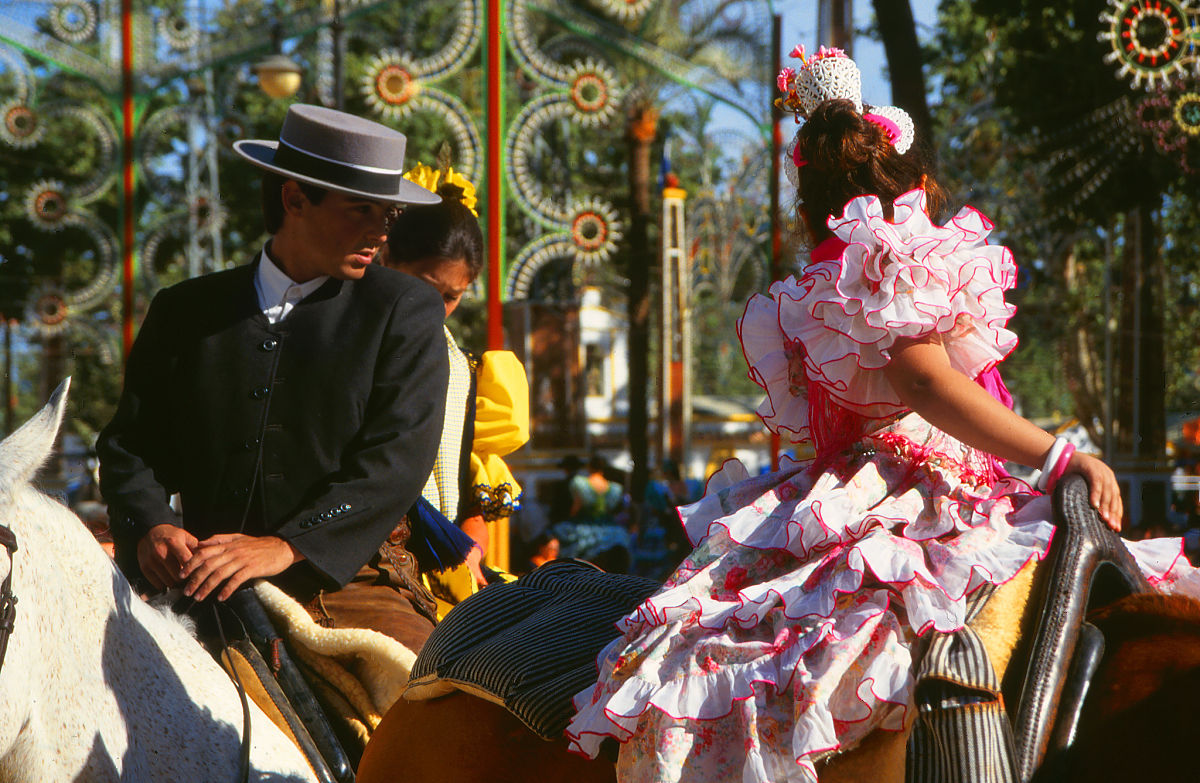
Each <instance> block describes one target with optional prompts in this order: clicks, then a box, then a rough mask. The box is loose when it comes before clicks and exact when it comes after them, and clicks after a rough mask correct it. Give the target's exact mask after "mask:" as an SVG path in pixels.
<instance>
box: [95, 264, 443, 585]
mask: <svg viewBox="0 0 1200 783" xmlns="http://www.w3.org/2000/svg"><path fill="white" fill-rule="evenodd" d="M256 269H257V260H256V261H255V262H253V263H251V264H248V265H246V266H242V267H238V268H236V269H232V270H229V271H225V272H217V273H215V274H211V275H206V276H203V277H199V278H195V279H192V280H188V281H186V282H183V283H180V284H178V285H176V286H173V287H171V288H168V289H165V290H163V291H161V292H159V293H158V295H157V296H155V297H154V301H153V302H152V303H151V305H150V309H149V311H148V312H147V314H146V319H145V321H144V322H143V324H142V328H141V331H140V333H139V334H138V337H137V340H136V341H135V342H134V345H133V349H132V351H131V353H130V355H129V361H128V364H127V366H126V371H125V388H124V390H123V392H122V394H121V401H120V405H119V406H118V408H117V412H116V415H115V416H114V418H113V420H112V422H111V423H109V425H108V426H107V427H106V428H105V429H104V431H103V432H102V433H101V435H100V439H99V442H98V443H97V451H98V452H99V456H100V487H101V491H102V492H103V494H104V497H105V499H106V500H107V501H108V503H109V513H110V517H111V520H112V528H113V534H114V538H115V539H116V541H117V547H118V552H119V553H120V551H121V550H122V549H124V550H125V552H126V557H125V558H124V561H125V562H128V555H129V554H132V551H133V550H135V548H136V542H137V540H138V539H140V538H141V537H142V535H144V534H145V533H146V531H147V530H149V529H150V528H151V527H152V526H154V525H157V524H160V523H163V522H169V523H172V524H179V519H178V517H177V516H176V515H175V513H174V512H173V511H172V509H171V507H170V506H169V504H168V503H169V499H170V496H171V495H172V494H173V493H175V492H179V493H180V495H181V500H182V505H183V525H184V527H185V528H186V529H187V530H188V531H189V532H191V533H192V534H193V535H195V536H196V537H198V538H200V539H204V538H206V537H207V536H210V535H213V534H215V533H230V532H238V531H243V532H246V533H249V534H251V535H264V534H270V535H276V536H279V537H281V538H283V539H285V540H287V541H288V542H290V543H291V544H292V545H293V546H295V547H296V549H297V550H299V551H300V552H301V553H302V554H303V555H304V556H305V557H306V558H307V563H303V562H302V563H300V564H297V566H294V567H293V568H292V569H289V571H288V572H286V573H285V575H282V577H283V578H282V579H277V580H276V581H280V582H281V583H287V584H289V585H291V586H292V589H291V590H290V592H293V593H295V592H297V586H299V585H304V586H305V587H306V588H308V589H312V590H315V589H316V588H317V587H325V588H327V589H331V588H336V587H337V586H340V585H343V584H345V583H346V582H348V581H349V580H350V578H351V577H352V576H353V575H354V574H355V573H356V572H357V571H358V569H359V568H361V567H362V565H363V564H364V563H366V562H367V560H368V559H369V558H370V557H371V556H372V555H373V554H374V553H375V552H376V550H377V549H378V547H379V545H380V544H381V543H382V542H383V541H384V539H385V538H387V536H388V534H389V532H390V531H391V530H392V528H393V527H394V525H395V524H396V522H397V521H398V520H399V518H400V516H401V515H402V514H404V512H405V511H406V510H407V509H408V508H409V507H410V506H411V505H412V504H413V502H414V501H415V500H416V499H417V497H418V496H419V495H420V493H421V489H422V488H423V487H424V484H425V480H426V478H427V477H428V475H429V472H430V469H431V468H432V466H433V460H434V456H435V454H436V451H437V443H438V439H439V437H440V435H441V431H442V416H443V413H444V408H445V399H446V383H447V375H448V369H447V362H446V344H445V340H444V338H443V336H442V321H443V316H444V314H445V311H444V309H443V305H442V301H441V298H440V297H439V296H438V295H437V292H436V291H435V290H434V288H433V287H432V286H429V285H428V284H426V283H424V282H423V281H420V280H417V279H416V278H413V277H410V276H407V275H403V274H401V273H399V272H394V271H392V270H390V269H384V268H382V267H376V266H372V267H369V268H368V269H367V270H366V274H365V275H364V277H363V278H362V279H361V280H357V281H342V280H335V279H330V280H328V281H327V282H326V283H325V284H324V285H322V286H321V287H320V288H319V289H317V290H316V291H315V292H313V293H312V294H311V295H309V296H308V297H306V298H305V299H304V300H303V301H301V302H299V303H298V304H297V305H296V307H295V309H294V310H292V312H291V313H289V315H288V316H287V318H285V319H284V320H283V321H282V322H280V323H278V324H275V325H271V324H269V323H268V322H267V319H266V317H265V316H264V315H263V314H262V312H261V311H260V308H259V305H258V299H257V295H256V293H255V288H254V274H255V270H256ZM134 562H135V563H136V558H134Z"/></svg>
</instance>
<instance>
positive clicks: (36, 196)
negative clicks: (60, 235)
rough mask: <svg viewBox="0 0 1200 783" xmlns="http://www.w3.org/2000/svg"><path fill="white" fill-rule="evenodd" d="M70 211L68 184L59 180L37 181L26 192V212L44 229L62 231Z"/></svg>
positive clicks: (35, 223) (36, 224)
mask: <svg viewBox="0 0 1200 783" xmlns="http://www.w3.org/2000/svg"><path fill="white" fill-rule="evenodd" d="M70 211H71V210H70V204H69V202H68V201H67V189H66V186H65V185H64V184H63V183H62V182H60V181H58V180H52V179H44V180H41V181H39V182H35V183H33V185H32V186H30V188H29V190H28V191H26V193H25V214H26V215H28V217H29V219H30V221H32V222H33V225H35V226H37V227H38V228H40V229H41V230H43V231H61V230H62V229H63V227H64V226H65V225H66V224H67V222H68V220H67V218H68V216H69V215H70Z"/></svg>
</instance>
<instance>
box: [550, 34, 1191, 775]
mask: <svg viewBox="0 0 1200 783" xmlns="http://www.w3.org/2000/svg"><path fill="white" fill-rule="evenodd" d="M793 56H796V57H799V58H800V59H801V67H800V68H798V69H795V70H793V69H790V68H789V69H785V70H784V71H783V73H781V74H780V78H779V82H780V85H779V86H780V89H781V90H782V91H783V92H784V93H785V96H786V97H785V98H784V99H783V101H782V102H783V103H784V105H786V106H788V107H789V108H792V109H793V110H795V111H796V112H797V117H798V120H802V121H803V125H802V126H801V127H800V129H799V131H798V133H797V134H796V140H795V142H794V143H793V147H792V150H791V152H792V155H791V157H792V160H793V162H794V163H795V164H796V169H795V171H792V172H789V173H790V174H792V175H793V176H794V179H795V180H797V186H798V191H799V193H798V195H799V197H800V200H801V204H800V207H799V210H800V214H801V217H802V218H803V220H804V222H805V224H806V226H807V229H808V232H809V233H810V235H811V237H810V238H811V240H812V244H813V246H814V248H813V250H812V254H811V261H810V263H809V264H808V265H807V266H805V267H804V270H803V274H802V275H801V276H800V277H799V278H798V279H795V278H788V279H786V280H783V281H781V282H777V283H775V284H774V285H772V286H771V288H770V293H769V295H756V296H754V297H753V298H752V299H751V300H750V302H749V303H748V304H747V306H746V311H745V314H744V315H743V316H742V318H741V320H740V321H739V322H738V334H739V336H740V338H741V341H742V347H743V350H744V352H745V355H746V360H747V362H748V364H749V366H750V376H751V377H752V378H753V379H754V380H755V381H756V382H757V383H758V384H759V385H761V386H762V387H763V388H764V390H765V391H766V399H765V401H764V402H763V404H762V406H761V407H760V409H759V413H760V415H761V416H762V418H763V421H764V422H765V423H766V425H767V426H768V427H769V428H770V429H771V430H772V431H774V432H778V433H780V434H781V435H785V436H789V437H790V438H791V439H793V440H796V441H801V442H802V441H811V442H812V444H813V447H814V450H815V458H813V459H810V460H806V461H800V462H792V463H790V464H784V465H783V466H782V467H781V469H780V470H778V471H776V472H774V473H770V474H768V475H763V476H756V477H750V476H749V475H748V473H747V472H746V470H745V468H744V467H743V466H741V464H740V463H736V462H731V463H727V464H726V465H725V466H724V467H723V468H722V470H721V471H719V472H718V473H717V474H716V475H714V476H713V477H712V478H711V479H710V480H709V483H708V486H707V489H706V493H705V495H704V497H703V498H702V499H701V500H700V501H698V502H696V503H694V504H692V505H690V506H687V507H684V508H682V509H680V516H681V518H682V520H683V524H684V527H685V529H686V532H687V534H688V537H689V538H690V540H691V541H692V543H693V546H694V547H695V548H694V550H693V551H692V552H691V554H690V555H689V556H688V557H687V558H686V559H685V560H684V561H683V563H682V564H681V565H680V566H679V567H678V568H677V569H676V570H675V572H674V573H673V574H672V575H671V576H670V578H669V579H668V580H667V582H666V583H665V585H664V586H663V588H662V589H661V590H660V591H659V592H658V593H656V594H655V595H653V596H651V597H650V598H649V599H647V600H646V601H645V602H644V603H642V604H641V606H639V607H638V608H637V609H636V610H635V611H633V612H632V613H631V614H629V615H628V616H626V617H625V618H624V619H623V620H622V621H621V622H619V623H618V628H619V630H620V631H621V632H622V635H621V636H619V637H618V638H617V639H616V640H615V641H614V642H613V643H612V644H610V645H609V646H608V647H606V648H605V650H604V651H602V652H601V654H600V656H599V659H598V664H599V681H598V682H597V684H596V685H595V687H594V688H590V689H588V690H585V691H583V692H581V693H579V694H578V695H577V696H576V697H575V707H576V709H577V713H576V715H575V717H574V718H573V719H572V721H571V723H570V725H569V727H568V729H567V735H568V738H569V739H570V741H571V743H572V746H573V748H574V749H575V750H577V751H578V752H582V753H585V754H587V755H590V756H595V755H596V753H597V752H598V751H599V747H600V743H601V741H602V740H603V739H604V738H605V737H612V738H615V739H616V740H618V741H620V742H621V743H622V744H621V748H620V753H619V757H618V764H617V773H618V777H619V779H620V780H622V781H638V782H639V783H641V782H644V781H645V782H648V781H654V782H655V783H658V782H666V781H671V782H675V781H695V782H696V783H700V782H703V783H713V782H714V781H747V782H749V781H783V780H789V781H791V780H797V781H815V780H816V779H817V771H816V769H817V767H816V764H817V762H819V761H820V760H821V759H823V758H825V757H828V756H829V755H831V754H834V753H837V752H840V751H842V750H846V749H849V748H852V747H854V746H855V745H856V744H857V743H858V742H860V741H861V740H862V739H863V738H864V737H866V735H867V734H869V733H870V732H872V731H874V730H876V729H885V730H900V729H902V728H903V727H904V726H905V725H906V722H908V721H910V720H911V714H910V713H911V706H912V699H913V694H912V688H913V680H912V673H911V670H912V664H913V654H912V651H913V648H914V644H915V643H916V642H917V640H918V639H919V638H921V637H925V636H927V635H929V634H931V633H932V632H934V631H937V632H952V631H955V630H958V629H959V628H961V627H962V625H963V623H964V619H965V617H964V615H965V611H966V606H967V598H968V596H969V595H970V594H971V593H972V591H974V590H975V589H976V588H979V587H981V586H983V585H984V584H985V583H991V584H994V585H999V584H1003V583H1005V582H1007V581H1008V580H1010V579H1012V578H1013V577H1014V575H1016V573H1017V572H1018V571H1019V570H1020V569H1021V568H1022V567H1023V566H1024V565H1026V564H1027V563H1028V562H1029V561H1030V560H1032V559H1041V558H1043V557H1044V556H1045V555H1046V553H1047V551H1048V548H1049V544H1050V540H1051V537H1052V535H1053V532H1054V527H1053V525H1052V524H1051V523H1050V522H1049V521H1048V520H1049V519H1050V518H1051V517H1050V514H1051V509H1050V502H1049V496H1048V495H1046V494H1039V493H1038V492H1036V491H1035V490H1034V489H1033V488H1031V487H1030V486H1029V485H1027V484H1025V483H1024V482H1021V481H1019V480H1017V479H1015V478H1013V477H1011V476H1009V475H1008V474H1007V473H1006V472H1005V471H1004V470H1003V468H1002V467H1001V461H1007V460H1011V461H1014V462H1018V463H1021V464H1023V465H1028V466H1031V467H1037V466H1042V467H1043V474H1042V477H1041V480H1040V481H1039V489H1041V490H1042V491H1043V492H1046V491H1048V489H1050V488H1051V487H1052V486H1053V484H1054V483H1055V482H1056V481H1057V480H1058V479H1059V478H1060V477H1061V476H1062V475H1063V474H1064V473H1077V474H1080V475H1082V476H1083V477H1084V478H1086V479H1087V481H1088V484H1089V485H1090V488H1091V489H1090V501H1091V504H1092V505H1093V506H1094V507H1095V508H1096V509H1097V511H1098V512H1099V513H1100V515H1101V517H1102V518H1103V519H1104V521H1105V522H1106V523H1107V524H1108V525H1109V526H1110V527H1112V528H1113V529H1119V528H1120V525H1121V517H1122V506H1121V496H1120V492H1119V489H1118V486H1117V482H1116V478H1115V476H1114V475H1113V472H1112V471H1111V470H1110V469H1109V468H1108V467H1107V466H1106V465H1104V463H1102V462H1101V461H1100V460H1098V459H1096V458H1094V457H1091V456H1089V455H1086V454H1083V453H1081V452H1076V451H1074V450H1073V449H1072V448H1071V447H1070V446H1069V445H1068V444H1066V442H1065V441H1064V440H1062V439H1055V438H1054V436H1052V435H1050V434H1049V433H1047V432H1045V431H1043V430H1041V429H1040V428H1038V427H1037V426H1035V425H1034V424H1032V423H1030V422H1029V421H1027V420H1025V419H1023V418H1021V417H1020V416H1018V415H1017V414H1015V413H1014V412H1013V411H1012V410H1011V397H1009V396H1008V393H1007V390H1006V389H1005V388H1004V384H1003V382H1002V381H1001V380H1000V376H999V373H998V372H997V370H996V365H997V364H998V363H999V362H1000V361H1001V360H1002V359H1004V358H1005V357H1006V356H1007V355H1008V354H1009V353H1011V352H1012V350H1013V349H1014V348H1015V347H1016V345H1017V338H1016V335H1015V334H1013V333H1012V332H1010V331H1009V330H1007V329H1006V328H1005V324H1006V323H1007V322H1008V320H1009V319H1010V318H1011V317H1012V315H1013V313H1014V310H1015V308H1014V307H1013V306H1012V305H1010V304H1008V303H1007V302H1005V299H1004V291H1006V290H1008V289H1011V288H1012V287H1013V285H1014V283H1015V281H1016V267H1015V265H1014V263H1013V259H1012V255H1011V253H1010V252H1009V251H1008V250H1007V249H1006V248H1004V247H1002V246H999V245H990V244H987V241H986V240H987V236H988V233H989V232H990V230H991V227H992V224H991V222H990V221H989V220H988V219H987V218H986V217H984V216H983V215H982V214H980V213H979V212H977V211H976V210H974V209H971V208H969V207H966V208H963V209H962V210H961V211H960V212H958V214H956V215H955V216H953V217H952V218H951V219H950V220H949V221H947V222H945V223H942V224H939V223H937V222H935V221H934V220H933V219H931V216H934V217H936V216H937V214H938V212H939V211H940V209H941V207H942V205H943V203H944V200H945V198H944V194H943V191H942V190H941V188H940V187H938V185H937V184H936V183H935V182H934V181H933V180H932V178H931V177H930V176H929V174H928V172H927V170H926V168H925V166H924V165H923V163H922V162H921V160H920V158H919V156H918V154H917V151H916V150H910V146H911V144H912V136H913V128H912V122H911V120H910V119H909V118H908V117H907V115H906V114H904V112H903V111H902V110H900V109H898V108H895V107H886V106H884V107H871V106H867V107H864V106H863V105H862V103H861V99H860V97H859V94H860V86H859V74H858V70H857V68H856V67H855V65H854V63H853V62H852V61H851V60H850V59H849V58H847V57H846V56H845V55H844V54H842V53H841V52H840V51H838V50H832V51H826V50H824V49H822V50H821V51H820V52H818V53H817V54H816V55H814V56H812V57H810V58H806V57H805V56H804V51H803V48H802V47H798V48H797V49H796V50H794V51H793ZM1130 548H1131V550H1132V551H1133V554H1134V557H1135V559H1136V560H1137V561H1138V563H1139V565H1140V566H1141V567H1142V569H1143V570H1144V571H1145V572H1146V573H1147V575H1148V577H1149V578H1150V581H1151V583H1152V584H1155V585H1156V586H1157V587H1158V588H1159V589H1161V590H1165V591H1186V592H1189V593H1192V594H1197V593H1200V591H1198V590H1197V589H1196V588H1197V585H1198V583H1200V578H1198V577H1197V572H1196V571H1195V569H1192V568H1191V566H1190V565H1188V563H1187V561H1186V560H1185V559H1184V558H1183V557H1182V556H1181V552H1182V545H1181V542H1180V541H1179V540H1178V539H1175V540H1169V539H1157V540H1154V541H1149V542H1142V543H1139V544H1136V545H1135V544H1131V545H1130Z"/></svg>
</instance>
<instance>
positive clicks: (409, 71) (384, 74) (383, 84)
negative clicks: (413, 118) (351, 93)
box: [362, 49, 421, 120]
mask: <svg viewBox="0 0 1200 783" xmlns="http://www.w3.org/2000/svg"><path fill="white" fill-rule="evenodd" d="M420 91H421V83H420V82H419V81H418V80H417V79H416V78H415V77H414V76H413V67H412V64H411V63H409V62H408V60H407V59H406V58H405V57H404V56H403V55H402V54H400V52H398V51H396V50H395V49H388V50H386V51H383V52H380V53H379V54H378V55H377V56H376V57H375V58H374V59H372V60H371V62H370V63H369V64H368V65H367V68H366V71H365V74H364V76H363V79H362V94H363V96H364V97H366V99H367V104H368V105H369V106H370V107H371V108H372V109H373V110H374V111H376V112H378V113H379V114H382V115H383V116H385V117H388V118H389V119H393V120H397V119H400V118H401V117H403V116H404V115H405V114H407V113H408V110H409V108H410V107H409V103H410V102H411V101H412V99H413V98H415V97H417V95H418V94H419V93H420Z"/></svg>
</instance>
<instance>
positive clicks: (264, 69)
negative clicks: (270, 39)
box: [250, 53, 301, 98]
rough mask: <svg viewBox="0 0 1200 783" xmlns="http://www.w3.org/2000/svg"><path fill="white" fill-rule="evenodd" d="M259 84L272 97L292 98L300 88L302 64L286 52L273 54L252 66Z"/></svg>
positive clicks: (251, 68)
mask: <svg viewBox="0 0 1200 783" xmlns="http://www.w3.org/2000/svg"><path fill="white" fill-rule="evenodd" d="M250 70H251V71H253V72H254V75H255V76H257V77H258V86H259V89H261V90H262V91H263V92H265V93H266V94H267V95H269V96H270V97H272V98H290V97H292V96H293V95H295V94H296V91H297V90H299V89H300V72H301V69H300V66H299V65H297V64H296V63H295V61H293V60H292V59H291V58H290V57H288V56H287V55H285V54H280V53H276V54H272V55H269V56H268V57H266V58H265V59H263V60H261V61H259V62H257V63H255V64H254V65H252V66H250Z"/></svg>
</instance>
